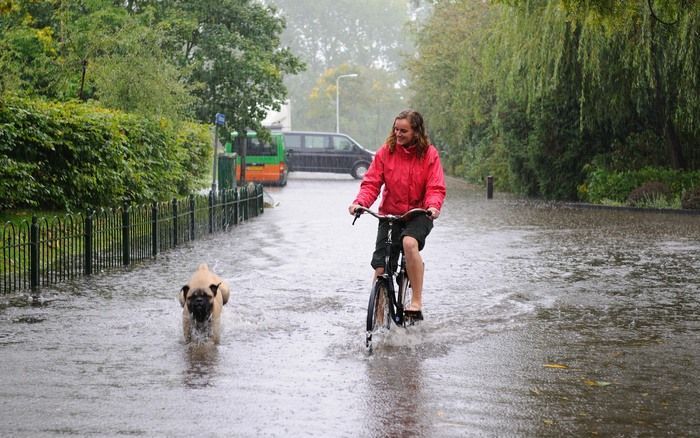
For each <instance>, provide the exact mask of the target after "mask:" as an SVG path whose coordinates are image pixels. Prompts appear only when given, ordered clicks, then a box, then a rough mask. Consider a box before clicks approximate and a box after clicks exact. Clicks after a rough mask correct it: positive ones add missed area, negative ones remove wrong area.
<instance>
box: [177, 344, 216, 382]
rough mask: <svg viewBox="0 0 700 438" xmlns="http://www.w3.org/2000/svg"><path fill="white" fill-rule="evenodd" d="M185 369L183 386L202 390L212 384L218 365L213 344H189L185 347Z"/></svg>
mask: <svg viewBox="0 0 700 438" xmlns="http://www.w3.org/2000/svg"><path fill="white" fill-rule="evenodd" d="M184 350H185V361H186V363H187V368H186V369H185V372H184V379H183V380H184V384H185V386H186V387H188V388H204V387H207V386H211V385H213V384H214V381H215V379H216V371H217V367H218V365H219V351H218V349H217V347H216V345H214V344H213V343H200V344H190V345H187V346H186V347H185V349H184Z"/></svg>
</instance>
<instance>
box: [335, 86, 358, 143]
mask: <svg viewBox="0 0 700 438" xmlns="http://www.w3.org/2000/svg"><path fill="white" fill-rule="evenodd" d="M357 76H359V75H358V74H357V73H350V74H347V75H340V76H338V77H337V78H335V132H340V78H356V77H357Z"/></svg>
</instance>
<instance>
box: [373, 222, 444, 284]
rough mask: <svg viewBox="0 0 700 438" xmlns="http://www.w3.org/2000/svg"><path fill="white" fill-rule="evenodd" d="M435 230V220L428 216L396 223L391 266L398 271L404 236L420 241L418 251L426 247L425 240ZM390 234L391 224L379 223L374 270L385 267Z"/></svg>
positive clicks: (393, 231)
mask: <svg viewBox="0 0 700 438" xmlns="http://www.w3.org/2000/svg"><path fill="white" fill-rule="evenodd" d="M432 229H433V220H432V219H430V218H429V217H428V216H425V215H423V214H419V215H416V216H414V217H413V218H412V219H411V220H410V221H408V222H394V229H393V230H392V232H391V240H392V245H391V255H392V257H391V261H390V262H391V266H392V268H393V270H394V271H396V268H397V264H398V260H399V251H400V250H401V241H402V239H403V236H411V237H413V238H414V239H416V240H417V241H418V250H419V251H420V250H422V249H423V247H424V246H425V238H426V237H428V234H430V230H432ZM388 234H389V223H388V222H385V221H381V222H379V228H378V229H377V242H376V244H375V247H374V254H372V267H373V268H374V269H377V268H380V267H381V268H383V267H384V261H385V260H384V259H385V257H386V255H385V247H386V240H387V236H388Z"/></svg>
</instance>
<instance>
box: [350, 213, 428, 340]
mask: <svg viewBox="0 0 700 438" xmlns="http://www.w3.org/2000/svg"><path fill="white" fill-rule="evenodd" d="M365 212H366V213H369V214H371V215H372V216H374V217H376V218H377V219H379V221H386V222H388V226H389V232H388V234H387V239H386V243H385V252H384V274H382V275H381V276H380V277H377V278H376V280H375V282H374V284H373V285H372V292H371V293H370V296H369V303H368V305H367V333H366V337H365V346H366V347H367V348H368V349H369V350H370V352H371V351H372V334H373V333H374V332H375V331H377V330H379V329H381V328H386V329H387V330H388V329H390V327H391V322H392V321H393V322H394V324H396V325H397V326H399V327H406V326H407V325H413V324H414V323H415V322H416V320H419V319H422V317H420V318H416V316H417V315H411V314H407V313H406V312H405V311H404V309H405V308H406V306H408V305H409V304H410V303H411V298H412V295H413V290H412V289H411V281H410V280H409V278H408V272H407V271H406V259H405V257H404V253H403V247H400V248H401V249H400V251H399V260H398V263H397V267H398V269H397V270H396V272H394V270H393V265H392V263H391V256H392V254H391V250H392V243H393V240H392V236H391V234H392V231H393V225H394V223H395V222H397V221H406V220H408V219H410V218H411V217H413V216H414V215H416V214H426V215H428V216H430V212H429V211H428V210H424V209H422V208H414V209H412V210H409V211H407V212H406V213H404V214H402V215H392V214H386V215H382V214H379V213H376V212H374V211H372V210H370V209H368V208H365V207H358V208H356V209H355V219H354V220H353V221H352V224H353V225H355V221H356V220H357V219H358V218H359V217H360V216H361V215H362V214H363V213H365ZM394 279H395V280H396V284H398V286H399V287H398V289H396V288H395V287H394Z"/></svg>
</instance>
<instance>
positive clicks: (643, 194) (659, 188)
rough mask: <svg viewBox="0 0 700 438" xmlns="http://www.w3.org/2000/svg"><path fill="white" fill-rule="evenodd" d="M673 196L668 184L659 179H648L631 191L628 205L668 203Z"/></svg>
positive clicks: (641, 205) (640, 205) (642, 205)
mask: <svg viewBox="0 0 700 438" xmlns="http://www.w3.org/2000/svg"><path fill="white" fill-rule="evenodd" d="M670 196H671V190H670V189H669V188H668V186H667V185H666V184H664V183H662V182H659V181H648V182H645V183H644V184H642V185H641V186H639V187H637V188H636V189H634V190H632V192H630V194H629V196H627V205H630V206H632V207H646V206H649V205H666V204H668V200H669V198H670Z"/></svg>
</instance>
